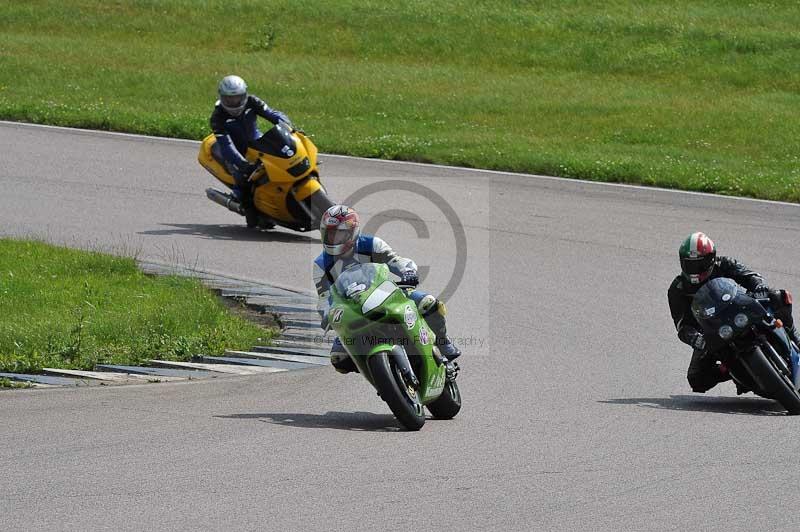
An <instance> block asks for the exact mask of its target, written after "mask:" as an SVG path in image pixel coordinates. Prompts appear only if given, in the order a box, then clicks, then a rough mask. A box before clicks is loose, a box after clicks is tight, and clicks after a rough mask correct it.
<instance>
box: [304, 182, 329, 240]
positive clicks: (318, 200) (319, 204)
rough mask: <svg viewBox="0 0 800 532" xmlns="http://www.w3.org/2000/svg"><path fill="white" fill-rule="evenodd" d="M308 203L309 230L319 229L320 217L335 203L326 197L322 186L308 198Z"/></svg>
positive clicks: (326, 192)
mask: <svg viewBox="0 0 800 532" xmlns="http://www.w3.org/2000/svg"><path fill="white" fill-rule="evenodd" d="M320 186H321V184H320ZM308 203H309V207H310V209H311V228H312V229H316V228H318V227H319V223H320V220H322V215H323V214H325V211H327V210H328V209H329V208H331V207H333V206H334V205H335V203H333V202H332V201H331V199H330V198H329V197H328V191H327V190H325V187H323V186H321V188H320V189H319V190H318V191H316V192H315V193H313V194H312V195H311V196H310V197H309V198H308Z"/></svg>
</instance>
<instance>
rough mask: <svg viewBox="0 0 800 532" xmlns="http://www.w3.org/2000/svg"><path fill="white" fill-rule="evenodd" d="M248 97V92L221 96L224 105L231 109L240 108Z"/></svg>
mask: <svg viewBox="0 0 800 532" xmlns="http://www.w3.org/2000/svg"><path fill="white" fill-rule="evenodd" d="M246 99H247V94H226V95H223V96H220V101H221V102H222V106H223V107H225V108H229V109H238V108H239V107H241V106H242V105H244V102H245V100H246Z"/></svg>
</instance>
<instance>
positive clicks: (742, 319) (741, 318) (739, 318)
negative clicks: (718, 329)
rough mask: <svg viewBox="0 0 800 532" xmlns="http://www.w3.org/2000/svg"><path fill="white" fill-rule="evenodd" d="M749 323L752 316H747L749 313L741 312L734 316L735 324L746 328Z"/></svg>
mask: <svg viewBox="0 0 800 532" xmlns="http://www.w3.org/2000/svg"><path fill="white" fill-rule="evenodd" d="M749 323H750V318H748V317H747V314H742V313H741V312H740V313H739V314H737V315H736V316H735V317H734V318H733V324H734V325H736V326H737V327H738V328H740V329H744V328H745V327H747V325H748V324H749Z"/></svg>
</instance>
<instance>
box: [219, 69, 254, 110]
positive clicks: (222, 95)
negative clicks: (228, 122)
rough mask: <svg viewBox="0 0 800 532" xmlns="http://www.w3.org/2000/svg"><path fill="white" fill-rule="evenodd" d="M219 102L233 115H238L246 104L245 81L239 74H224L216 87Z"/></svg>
mask: <svg viewBox="0 0 800 532" xmlns="http://www.w3.org/2000/svg"><path fill="white" fill-rule="evenodd" d="M217 92H218V93H219V103H220V105H222V108H223V109H225V110H226V111H227V112H228V113H229V114H231V115H233V116H239V115H240V114H242V111H244V107H245V105H247V83H245V82H244V80H243V79H242V78H240V77H239V76H225V77H224V78H222V81H220V82H219V86H218V87H217Z"/></svg>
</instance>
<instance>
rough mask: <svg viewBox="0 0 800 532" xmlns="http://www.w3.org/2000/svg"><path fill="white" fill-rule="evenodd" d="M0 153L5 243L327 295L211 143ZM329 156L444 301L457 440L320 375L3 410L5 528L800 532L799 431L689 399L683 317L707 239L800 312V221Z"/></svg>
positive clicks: (328, 173) (730, 406) (83, 141)
mask: <svg viewBox="0 0 800 532" xmlns="http://www.w3.org/2000/svg"><path fill="white" fill-rule="evenodd" d="M0 146H2V148H3V149H2V153H3V155H2V167H1V168H0V187H2V190H3V193H2V194H0V236H2V235H5V236H9V235H10V236H17V237H19V236H28V237H37V238H44V239H46V240H48V241H51V242H56V243H63V244H67V245H70V246H76V247H84V248H91V249H98V250H103V251H111V252H118V253H129V254H130V253H135V254H137V255H138V256H139V257H141V258H144V259H150V260H159V261H164V262H173V263H176V264H182V265H189V266H193V267H199V268H204V269H207V270H211V271H219V272H225V273H227V274H230V275H234V276H239V277H246V278H252V279H259V280H264V281H270V282H274V283H277V284H282V285H285V286H290V287H299V288H303V289H305V290H306V291H308V292H311V291H312V290H313V284H312V281H311V262H312V260H313V258H314V257H315V256H316V255H317V254H318V253H319V251H320V244H319V240H318V235H317V233H316V232H315V233H310V234H300V233H294V232H291V231H288V230H276V231H272V232H267V233H254V232H251V231H248V230H246V228H245V227H244V224H243V219H242V218H240V217H238V216H236V215H234V214H233V213H230V212H227V211H226V210H224V209H223V208H222V207H220V206H218V205H216V204H213V203H211V202H210V201H208V200H207V199H206V198H205V194H204V189H205V188H206V187H208V186H216V185H215V182H214V179H213V178H212V177H211V176H210V175H209V174H207V173H206V171H205V170H203V169H202V168H201V167H200V166H199V165H198V164H197V163H196V152H197V149H198V146H199V145H198V144H197V143H194V142H188V141H175V140H165V139H148V138H142V137H135V136H126V135H114V134H107V133H93V132H84V131H77V130H65V129H58V128H45V127H35V126H27V125H21V124H10V123H2V122H0ZM322 148H323V149H324V146H323V147H322ZM321 157H322V160H323V166H322V174H323V178H324V180H325V183H326V185H327V187H328V190H329V192H330V194H331V196H332V197H334V198H336V199H339V200H344V199H345V198H348V197H352V195H353V194H358V193H361V195H364V194H368V193H370V192H372V191H373V189H374V190H378V192H375V193H372V194H371V195H368V196H367V197H364V198H363V199H360V200H359V201H358V202H357V203H356V204H355V206H356V207H357V208H358V210H359V212H360V213H361V214H362V218H363V219H364V220H365V221H366V223H367V227H368V228H369V229H377V232H378V234H379V235H380V236H381V237H383V238H384V239H385V240H386V241H388V242H389V243H390V244H391V245H392V246H393V247H394V248H395V249H396V250H397V251H398V252H399V253H400V254H402V255H404V256H409V257H412V258H414V259H415V260H416V261H417V263H418V264H419V265H420V266H423V267H429V270H428V273H427V276H426V277H425V280H424V283H423V288H425V289H427V290H430V291H431V292H434V293H439V292H442V291H445V292H447V293H448V294H449V297H448V298H447V301H448V308H449V310H450V312H449V315H448V320H449V321H448V323H449V330H450V333H451V336H452V337H453V338H454V339H455V340H456V341H457V342H459V343H460V345H461V348H462V350H463V351H464V356H463V357H462V358H461V360H460V362H461V366H462V372H461V375H460V377H459V379H460V380H459V383H460V386H461V391H462V395H463V401H464V407H463V409H462V411H461V413H460V414H459V415H458V417H456V418H455V419H454V420H451V421H437V420H432V419H429V420H428V422H427V423H426V425H425V427H424V428H423V429H422V430H421V431H420V432H418V433H409V432H403V431H401V430H399V426H398V424H397V423H396V422H395V420H394V418H393V417H392V415H391V413H390V412H389V409H388V407H386V405H385V404H384V403H382V402H381V401H380V400H379V398H378V397H376V395H375V393H374V391H373V390H372V389H371V387H370V386H369V385H368V384H367V383H366V381H364V380H363V379H362V378H361V377H360V376H358V375H353V374H351V375H346V376H342V375H339V374H337V373H335V372H334V371H333V370H332V369H331V368H329V367H322V368H320V369H308V370H302V371H292V372H285V373H278V374H272V375H263V376H262V375H256V376H248V377H236V378H226V379H217V380H210V381H198V382H189V383H187V382H176V383H159V384H145V385H136V386H120V387H97V386H94V387H78V388H71V389H46V390H13V391H3V392H0V464H1V465H2V471H3V482H1V483H0V515H2V516H3V517H2V523H3V525H2V528H3V529H4V530H36V529H38V530H42V529H48V530H67V529H72V530H76V529H79V530H101V529H113V530H143V529H152V530H197V529H204V530H211V529H213V530H265V529H271V530H376V529H388V530H396V529H412V528H413V529H417V530H456V529H459V530H475V529H483V530H578V529H588V530H614V531H620V530H689V529H693V530H795V529H796V519H797V518H796V516H795V515H794V512H793V511H792V510H791V508H792V507H791V504H790V502H791V497H792V495H791V494H792V493H793V491H794V487H795V486H794V483H795V482H797V481H798V479H799V478H800V469H798V468H797V467H796V465H795V464H794V459H793V456H794V455H795V454H796V453H798V451H800V443H799V441H800V438H798V433H800V431H799V430H798V423H800V418H797V417H788V416H784V415H783V414H782V411H781V409H780V407H779V406H777V405H776V404H775V403H773V402H771V401H768V400H765V399H761V398H758V397H754V396H752V394H748V395H745V396H742V397H736V396H735V389H734V387H733V385H732V384H730V383H725V384H721V385H720V386H718V387H717V388H715V389H713V390H712V391H711V392H709V393H707V394H705V395H699V394H692V393H691V391H690V390H689V388H688V384H687V383H686V379H685V371H686V366H687V365H688V361H689V357H690V354H691V352H690V349H689V348H688V347H687V346H685V345H683V344H681V343H680V342H679V341H678V339H677V337H676V335H675V332H674V328H673V325H672V321H671V319H670V316H669V310H668V305H667V299H666V291H667V287H668V286H669V283H670V282H671V280H672V278H673V277H674V276H675V275H676V274H677V273H678V260H677V249H678V246H679V244H680V242H681V240H682V239H683V238H684V237H685V236H686V235H687V234H689V233H690V232H692V231H695V230H702V231H704V232H706V233H707V234H709V235H710V236H711V238H713V239H714V240H715V242H716V243H717V247H718V250H719V252H720V253H721V254H728V255H733V256H735V257H737V258H739V259H741V260H742V261H744V262H745V263H746V264H748V265H749V266H751V267H753V268H755V269H756V270H759V271H761V272H762V273H763V274H764V275H765V276H766V277H767V279H768V281H769V282H770V284H771V285H772V286H774V287H785V288H788V289H790V290H795V291H800V266H799V265H800V250H799V249H798V246H797V242H798V234H799V233H798V231H799V230H800V207H798V206H796V205H790V204H780V203H767V202H760V201H752V200H739V199H732V198H724V197H714V196H709V195H703V194H691V193H678V192H671V191H664V190H657V189H646V188H638V187H625V186H613V185H603V184H593V183H586V182H579V181H569V180H562V179H553V178H546V177H538V176H525V175H514V174H504V173H497V172H481V171H475V170H466V169H455V168H447V167H436V166H425V165H418V164H402V163H395V162H382V161H375V160H364V159H355V158H346V157H338V156H330V155H323V156H321ZM377 182H383V183H381V184H380V185H374V184H375V183H377ZM365 187H371V188H365ZM437 195H438V197H437ZM439 198H442V199H439ZM453 213H455V217H454V216H453ZM448 216H449V218H448ZM459 235H462V236H461V237H460V236H459Z"/></svg>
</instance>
